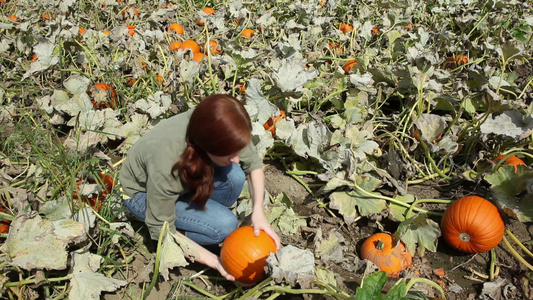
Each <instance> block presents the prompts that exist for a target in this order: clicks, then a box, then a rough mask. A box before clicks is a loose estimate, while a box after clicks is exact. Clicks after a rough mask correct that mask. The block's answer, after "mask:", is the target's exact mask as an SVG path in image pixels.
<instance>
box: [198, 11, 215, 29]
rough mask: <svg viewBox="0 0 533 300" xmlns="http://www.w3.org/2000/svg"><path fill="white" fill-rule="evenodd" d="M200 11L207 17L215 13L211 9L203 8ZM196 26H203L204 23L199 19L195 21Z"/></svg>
mask: <svg viewBox="0 0 533 300" xmlns="http://www.w3.org/2000/svg"><path fill="white" fill-rule="evenodd" d="M202 11H203V12H204V13H206V14H208V15H213V14H214V13H215V9H214V8H212V7H204V8H203V9H202ZM196 24H198V25H199V26H204V22H203V21H202V20H200V19H196Z"/></svg>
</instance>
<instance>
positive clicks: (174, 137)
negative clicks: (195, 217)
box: [119, 110, 263, 240]
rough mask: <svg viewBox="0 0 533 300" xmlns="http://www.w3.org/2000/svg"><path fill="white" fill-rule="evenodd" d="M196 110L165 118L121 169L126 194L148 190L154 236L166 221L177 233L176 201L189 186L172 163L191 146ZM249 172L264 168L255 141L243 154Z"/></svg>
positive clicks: (148, 212) (148, 220) (148, 211)
mask: <svg viewBox="0 0 533 300" xmlns="http://www.w3.org/2000/svg"><path fill="white" fill-rule="evenodd" d="M191 114H192V110H189V111H187V112H184V113H181V114H178V115H175V116H173V117H171V118H168V119H165V120H163V121H161V122H159V123H158V124H157V125H156V126H154V127H153V128H152V129H151V130H150V131H149V132H148V133H146V134H145V135H144V136H142V137H141V138H140V139H139V140H138V141H137V142H136V143H135V144H134V145H133V146H132V147H131V149H130V150H129V151H128V154H127V157H126V159H125V161H124V163H123V165H122V168H121V169H120V176H119V180H120V184H121V186H122V189H123V191H124V193H125V194H126V195H128V196H130V197H131V196H133V195H134V194H135V193H137V192H145V193H146V217H145V220H144V221H145V223H146V226H147V227H148V230H149V231H150V236H151V237H152V239H155V240H157V239H159V232H160V231H161V227H162V225H163V223H164V222H165V221H166V222H168V224H169V228H170V230H171V232H175V230H176V228H175V226H174V222H175V221H176V213H175V203H176V201H177V199H178V197H179V195H180V194H182V193H183V192H187V191H188V189H187V187H186V186H184V184H183V183H182V182H181V180H180V179H179V177H178V178H176V177H174V176H173V175H172V173H171V169H172V166H173V165H174V164H175V163H176V162H178V161H179V160H180V158H181V154H182V153H183V151H184V150H185V148H186V147H187V142H186V132H187V124H188V123H189V119H190V117H191ZM239 158H240V161H241V167H242V169H243V170H244V172H245V174H249V173H250V172H252V171H253V170H256V169H260V168H262V167H263V162H262V160H261V158H260V157H259V155H258V154H257V151H256V150H255V146H254V145H253V143H250V145H248V146H247V147H245V148H244V149H243V150H242V151H241V153H240V155H239Z"/></svg>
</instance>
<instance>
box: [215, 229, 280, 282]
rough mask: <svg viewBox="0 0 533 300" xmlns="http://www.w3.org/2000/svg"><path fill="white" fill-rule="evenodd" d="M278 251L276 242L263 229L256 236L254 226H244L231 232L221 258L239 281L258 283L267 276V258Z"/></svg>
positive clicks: (221, 250)
mask: <svg viewBox="0 0 533 300" xmlns="http://www.w3.org/2000/svg"><path fill="white" fill-rule="evenodd" d="M271 252H273V253H276V243H275V242H274V240H272V238H271V237H270V236H269V235H268V234H266V233H265V232H263V231H261V233H260V234H259V236H254V229H253V227H252V226H243V227H240V228H237V229H236V230H235V231H233V232H232V233H230V235H228V237H226V239H225V240H224V243H223V244H222V247H221V249H220V259H221V261H222V265H223V266H224V269H226V271H227V272H228V273H229V274H231V275H233V276H234V277H235V279H236V280H237V281H240V282H243V283H256V282H258V281H260V280H262V279H263V278H264V277H265V270H264V269H265V266H266V265H267V262H266V259H267V257H268V256H269V255H270V253H271Z"/></svg>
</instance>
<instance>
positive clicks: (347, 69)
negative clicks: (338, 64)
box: [342, 60, 357, 75]
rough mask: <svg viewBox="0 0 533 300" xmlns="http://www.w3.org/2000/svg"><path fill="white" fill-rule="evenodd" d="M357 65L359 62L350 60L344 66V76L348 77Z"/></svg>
mask: <svg viewBox="0 0 533 300" xmlns="http://www.w3.org/2000/svg"><path fill="white" fill-rule="evenodd" d="M356 65H357V61H355V60H349V61H347V62H346V63H345V64H344V66H342V69H343V70H344V74H346V75H348V73H350V70H351V69H352V68H353V67H354V66H356Z"/></svg>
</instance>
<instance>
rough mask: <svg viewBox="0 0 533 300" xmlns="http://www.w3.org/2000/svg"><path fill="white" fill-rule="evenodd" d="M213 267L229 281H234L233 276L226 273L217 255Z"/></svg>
mask: <svg viewBox="0 0 533 300" xmlns="http://www.w3.org/2000/svg"><path fill="white" fill-rule="evenodd" d="M215 269H216V270H217V271H218V272H219V273H220V275H222V277H224V278H226V279H227V280H229V281H235V277H234V276H233V275H231V274H230V273H228V272H227V271H226V269H224V266H223V265H222V260H221V259H220V256H219V257H218V263H217V264H216V265H215Z"/></svg>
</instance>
